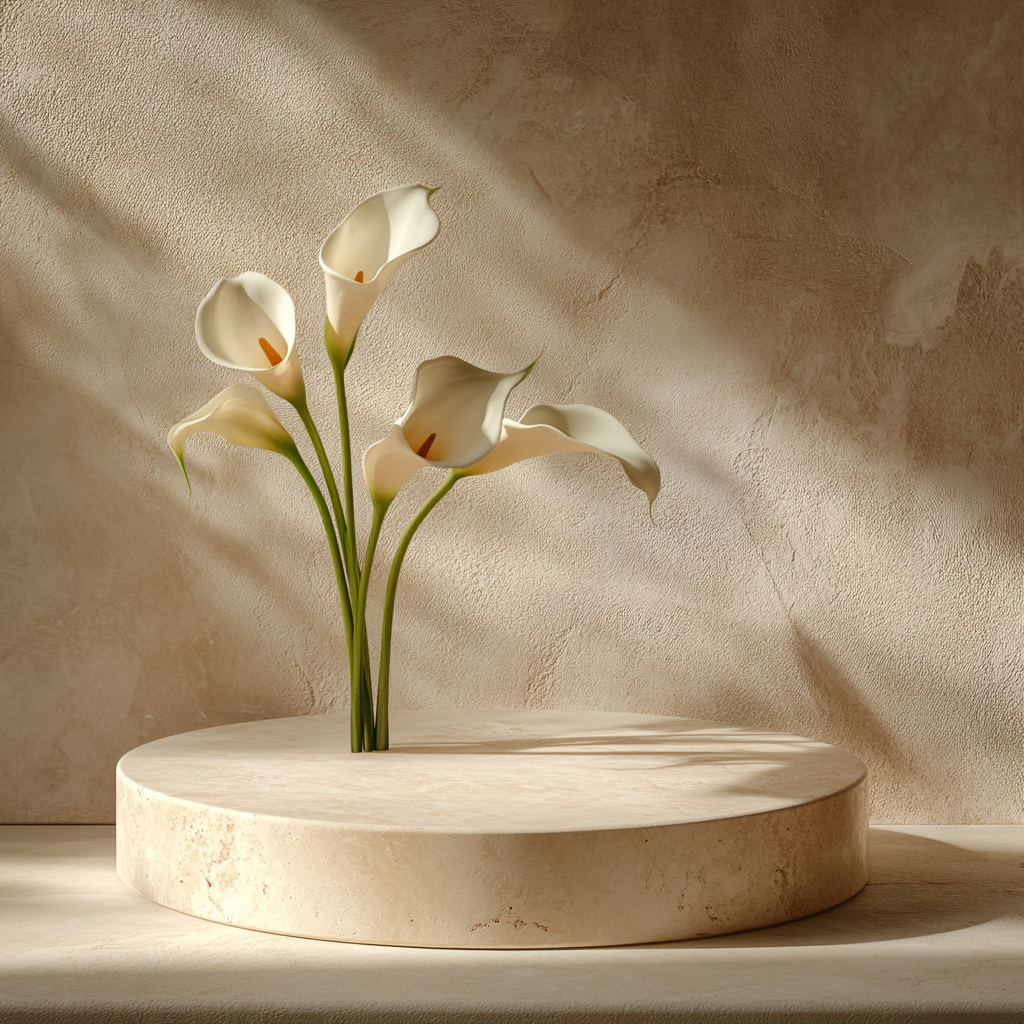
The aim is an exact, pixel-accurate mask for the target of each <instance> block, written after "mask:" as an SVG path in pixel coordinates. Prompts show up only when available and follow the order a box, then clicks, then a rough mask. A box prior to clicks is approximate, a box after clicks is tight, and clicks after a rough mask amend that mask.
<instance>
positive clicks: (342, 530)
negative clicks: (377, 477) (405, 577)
mask: <svg viewBox="0 0 1024 1024" xmlns="http://www.w3.org/2000/svg"><path fill="white" fill-rule="evenodd" d="M292 405H293V406H294V407H295V411H296V412H297V413H298V414H299V419H301V420H302V425H303V426H304V427H305V428H306V433H307V434H309V439H310V441H312V442H313V447H314V448H315V449H316V457H317V460H318V461H319V463H320V470H321V472H322V473H323V475H324V481H325V482H326V483H327V494H328V496H329V497H330V499H331V511H332V512H333V513H334V521H335V523H336V524H337V527H338V536H339V537H340V538H341V539H342V543H343V544H344V542H345V541H344V538H345V537H346V535H347V534H348V521H347V520H346V518H345V513H344V512H343V511H342V508H341V496H340V495H339V494H338V485H337V483H335V480H334V470H333V469H332V468H331V463H330V460H329V459H328V458H327V452H326V451H325V450H324V445H323V442H322V441H321V440H320V431H319V430H317V429H316V424H315V423H314V422H313V417H312V416H311V415H310V413H309V406H308V405H307V404H306V399H305V397H302V398H299V399H296V400H295V401H293V402H292Z"/></svg>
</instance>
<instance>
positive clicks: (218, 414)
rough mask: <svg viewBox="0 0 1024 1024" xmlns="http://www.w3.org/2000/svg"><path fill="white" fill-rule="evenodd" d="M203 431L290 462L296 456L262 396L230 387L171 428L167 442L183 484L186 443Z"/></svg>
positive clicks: (238, 386)
mask: <svg viewBox="0 0 1024 1024" xmlns="http://www.w3.org/2000/svg"><path fill="white" fill-rule="evenodd" d="M202 430H208V431H212V432H213V433H216V434H220V436H221V437H223V438H224V440H225V441H230V442H231V443H232V444H238V445H244V446H245V447H247V448H265V449H266V450H267V451H268V452H277V453H278V454H279V455H284V456H286V457H287V458H289V459H291V458H293V457H294V456H297V454H298V449H297V448H296V447H295V442H294V441H293V440H292V436H291V434H289V433H288V431H287V430H285V429H284V427H283V426H281V422H280V421H279V420H278V418H277V417H276V416H275V415H274V411H273V410H272V409H271V408H270V406H269V405H267V401H266V399H265V398H264V397H263V395H261V394H260V393H259V392H258V391H257V390H256V389H255V388H253V387H249V385H248V384H232V385H231V387H229V388H225V389H224V390H223V391H221V392H220V393H219V394H217V395H215V396H214V397H213V398H211V399H210V401H209V402H207V403H206V405H204V406H203V407H202V408H201V409H197V410H196V411H195V412H194V413H192V415H191V416H186V417H185V418H184V419H183V420H182V421H181V422H180V423H175V424H174V426H173V427H171V429H170V431H169V432H168V434H167V443H168V444H169V445H170V446H171V451H172V452H174V457H175V458H176V459H177V460H178V465H179V466H181V471H182V473H184V474H185V481H186V483H187V482H188V473H187V472H186V470H185V442H186V441H187V440H188V439H189V438H190V437H191V436H192V435H193V434H196V433H199V432H200V431H202ZM190 487H191V485H190Z"/></svg>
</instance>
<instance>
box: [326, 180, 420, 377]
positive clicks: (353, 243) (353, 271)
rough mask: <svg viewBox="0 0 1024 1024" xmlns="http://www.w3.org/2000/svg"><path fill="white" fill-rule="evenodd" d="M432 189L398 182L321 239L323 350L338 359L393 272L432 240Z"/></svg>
mask: <svg viewBox="0 0 1024 1024" xmlns="http://www.w3.org/2000/svg"><path fill="white" fill-rule="evenodd" d="M436 191H437V190H436V189H431V188H427V187H426V186H425V185H402V186H401V187H399V188H392V189H388V190H387V191H385V192H378V193H377V194H376V195H374V196H370V198H369V199H366V200H364V201H363V202H361V203H360V204H359V205H358V206H357V207H356V208H355V209H354V210H353V211H352V212H351V213H350V214H349V215H348V216H347V217H346V218H345V219H344V220H343V221H342V222H341V223H340V224H339V225H338V226H337V227H336V228H335V229H334V230H333V231H332V232H331V233H330V234H329V235H328V236H327V238H326V239H325V240H324V243H323V245H322V246H321V247H320V266H321V267H322V268H323V271H324V280H325V283H326V287H327V321H328V327H329V330H328V331H326V337H327V346H328V352H329V354H330V356H331V358H332V359H333V360H335V361H340V362H341V363H342V364H344V363H345V361H346V360H347V359H348V357H349V354H350V353H351V351H352V346H353V345H354V344H355V340H356V335H357V334H358V333H359V328H360V326H361V325H362V322H363V320H364V319H365V317H366V314H367V313H369V311H370V307H371V306H372V305H373V304H374V302H376V300H377V298H378V296H379V295H380V294H381V292H383V291H384V289H385V288H386V287H387V286H388V283H389V282H390V281H391V278H392V277H393V276H394V274H395V272H396V271H397V270H398V269H399V268H400V267H401V266H402V264H403V263H405V261H406V260H407V259H408V258H409V257H410V256H411V255H412V254H413V253H414V252H415V251H416V250H417V249H422V248H423V246H425V245H427V244H428V243H430V242H432V241H433V240H434V238H435V237H436V235H437V232H438V228H439V227H440V221H439V220H438V219H437V214H436V213H434V211H433V209H432V208H431V206H430V202H429V199H430V196H431V195H432V194H433V193H434V192H436Z"/></svg>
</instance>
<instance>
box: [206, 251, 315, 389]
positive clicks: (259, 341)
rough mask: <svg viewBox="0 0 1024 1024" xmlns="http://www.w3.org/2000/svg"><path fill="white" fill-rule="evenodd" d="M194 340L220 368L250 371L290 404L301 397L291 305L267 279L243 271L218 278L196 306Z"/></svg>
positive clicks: (278, 288)
mask: <svg viewBox="0 0 1024 1024" xmlns="http://www.w3.org/2000/svg"><path fill="white" fill-rule="evenodd" d="M196 341H198V342H199V347H200V349H202V351H203V354H204V355H205V356H206V357H207V358H209V359H211V360H212V361H213V362H215V363H217V364H219V365H220V366H227V367H230V368H231V369H232V370H245V371H246V372H247V373H251V374H252V375H253V376H254V377H255V378H256V379H257V380H258V381H259V382H260V383H261V384H263V385H264V386H265V387H267V388H268V389H269V390H270V391H273V392H274V394H275V395H279V396H280V397H281V398H284V399H285V400H287V401H289V402H293V403H294V402H302V401H303V400H304V399H305V396H306V387H305V384H304V383H303V381H302V367H301V366H300V365H299V356H298V352H297V351H296V348H295V304H294V303H293V302H292V297H291V296H290V295H289V294H288V292H286V291H285V290H284V288H282V287H281V286H280V285H279V284H278V283H277V282H276V281H272V280H271V279H270V278H269V277H266V276H265V275H263V274H257V273H255V272H253V271H247V272H246V273H244V274H239V276H238V277H230V278H222V279H221V280H220V281H218V282H217V283H216V284H215V285H214V286H213V287H212V288H211V289H210V291H209V292H208V293H207V295H206V298H205V299H203V301H202V302H201V303H200V304H199V310H198V312H197V313H196Z"/></svg>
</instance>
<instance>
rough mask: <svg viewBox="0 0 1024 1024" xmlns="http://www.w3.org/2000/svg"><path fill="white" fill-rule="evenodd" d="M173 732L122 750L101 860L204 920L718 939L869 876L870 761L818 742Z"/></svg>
mask: <svg viewBox="0 0 1024 1024" xmlns="http://www.w3.org/2000/svg"><path fill="white" fill-rule="evenodd" d="M348 728H349V726H348V716H347V715H318V716H313V717H305V718H281V719H275V720H272V721H264V722H246V723H243V724H240V725H226V726H219V727H216V728H212V729H203V730H200V731H198V732H190V733H184V734H181V735H178V736H168V737H166V738H165V739H161V740H156V741H154V742H152V743H147V744H145V745H144V746H141V747H138V748H136V749H135V750H133V751H131V752H130V753H128V754H126V755H125V756H124V757H123V758H122V759H121V761H120V763H119V764H118V767H117V870H118V874H119V875H120V876H121V878H122V879H123V880H124V881H125V882H126V883H127V884H128V885H130V886H131V887H132V888H133V889H135V890H136V891H137V892H139V893H141V894H142V895H143V896H147V897H149V898H150V899H151V900H154V901H156V902H157V903H161V904H163V905H164V906H167V907H171V908H173V909H174V910H179V911H182V912H184V913H186V914H193V915H195V916H197V917H202V918H206V919H208V920H211V921H219V922H223V923H225V924H232V925H238V926H241V927H245V928H255V929H259V930H262V931H272V932H283V933H286V934H292V935H302V936H309V937H313V938H322V939H335V940H340V941H346V942H365V943H383V944H388V945H401V946H437V947H464V948H467V947H470V948H471V947H484V948H486V947H490V948H506V949H507V948H517V947H538V946H607V945H620V944H629V943H640V942H663V941H667V940H672V939H687V938H694V937H697V936H707V935H718V934H722V933H725V932H733V931H743V930H746V929H751V928H760V927H764V926H766V925H772V924H778V923H780V922H782V921H789V920H792V919H794V918H798V917H803V916H806V915H808V914H813V913H816V912H818V911H820V910H824V909H826V908H827V907H831V906H834V905H835V904H837V903H841V902H842V901H843V900H846V899H848V898H849V897H851V896H853V895H854V894H855V893H856V892H858V891H859V890H860V889H861V888H862V886H863V885H864V884H865V882H866V880H867V786H866V777H867V772H866V769H865V767H864V765H863V764H862V763H861V762H860V761H859V760H858V759H857V758H855V757H854V756H853V755H851V754H848V753H846V752H845V751H842V750H839V749H838V748H836V747H831V746H828V745H827V744H824V743H818V742H814V741H812V740H807V739H802V738H800V737H797V736H787V735H783V734H780V733H773V732H762V731H759V730H756V729H746V728H739V727H736V726H730V725H723V724H721V723H717V722H703V721H696V720H691V719H683V718H671V717H663V716H658V715H627V714H608V713H601V712H581V711H469V710H467V711H449V710H445V711H394V712H392V716H391V735H392V737H393V739H392V749H391V750H389V751H385V752H377V753H364V754H352V753H350V752H349V751H348V745H349V738H348Z"/></svg>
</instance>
